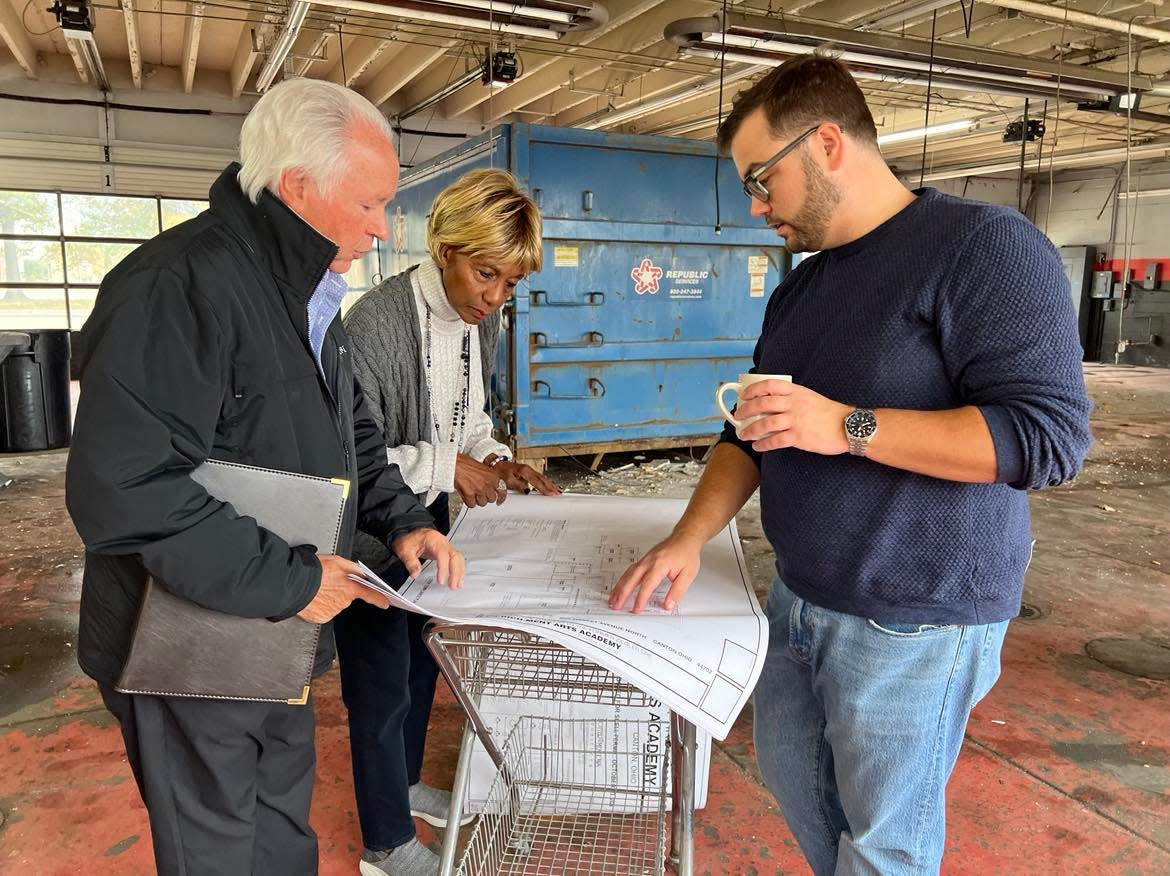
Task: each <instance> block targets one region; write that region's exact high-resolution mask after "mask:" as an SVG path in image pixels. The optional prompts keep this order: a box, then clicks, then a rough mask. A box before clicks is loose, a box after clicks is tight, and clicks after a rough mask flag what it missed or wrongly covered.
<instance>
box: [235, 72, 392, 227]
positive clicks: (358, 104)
mask: <svg viewBox="0 0 1170 876" xmlns="http://www.w3.org/2000/svg"><path fill="white" fill-rule="evenodd" d="M355 124H356V125H369V126H370V127H372V128H373V129H374V130H375V131H377V132H378V133H380V134H383V135H385V137H386V140H387V142H389V143H391V144H393V143H394V131H393V129H391V127H390V123H389V122H388V121H387V120H386V117H385V116H383V115H382V114H381V113H380V112H379V111H378V109H377V107H375V106H374V105H373V104H372V103H370V102H369V101H368V100H366V99H365V98H364V97H362V96H361V95H360V94H358V93H357V92H356V91H352V90H350V89H348V88H345V87H343V86H341V85H337V84H336V83H334V82H325V81H323V80H320V79H288V80H285V81H284V82H281V83H280V84H279V85H275V86H273V87H272V88H270V89H268V91H267V92H265V94H264V96H263V97H261V98H260V100H258V101H257V102H256V105H255V106H254V107H252V111H251V112H250V113H248V117H247V118H246V119H244V126H243V128H242V129H241V130H240V164H241V165H242V167H241V168H240V175H239V181H240V188H241V189H243V190H244V193H245V194H246V195H247V196H248V197H249V198H250V199H251V201H252V203H254V204H255V203H258V202H259V201H260V193H261V192H262V191H263V190H264V189H265V188H267V189H268V190H269V191H271V192H272V193H273V194H276V193H277V192H278V190H279V188H278V187H279V185H280V175H281V174H282V173H284V171H286V170H289V169H290V168H298V169H301V170H304V171H305V172H306V173H307V174H308V175H309V177H310V178H311V179H312V180H313V182H314V183H316V185H317V188H319V189H320V190H321V191H323V192H324V191H328V190H329V189H330V188H332V187H333V186H334V185H335V184H336V183H337V181H338V180H339V179H340V178H341V176H342V174H344V173H345V170H346V166H347V164H348V150H347V149H346V143H347V141H348V140H349V137H350V135H351V134H352V128H353V126H354V125H355Z"/></svg>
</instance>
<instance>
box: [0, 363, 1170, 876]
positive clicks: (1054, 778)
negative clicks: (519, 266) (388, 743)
mask: <svg viewBox="0 0 1170 876" xmlns="http://www.w3.org/2000/svg"><path fill="white" fill-rule="evenodd" d="M1087 377H1088V381H1089V386H1090V389H1091V392H1092V394H1093V397H1094V399H1095V401H1096V403H1097V410H1096V413H1095V415H1094V431H1095V434H1096V436H1097V444H1096V446H1095V447H1094V449H1093V452H1092V455H1091V458H1090V461H1089V463H1088V466H1087V467H1086V470H1085V472H1084V473H1083V474H1082V476H1081V477H1080V478H1079V479H1078V480H1077V482H1076V483H1075V484H1072V485H1070V486H1066V487H1063V488H1060V489H1057V490H1051V491H1047V492H1044V493H1039V494H1036V495H1034V496H1033V498H1032V507H1033V514H1034V523H1035V534H1036V538H1037V540H1038V543H1037V546H1036V553H1035V559H1034V561H1033V563H1032V567H1031V569H1030V571H1029V573H1028V580H1027V588H1026V592H1025V597H1024V598H1025V603H1026V605H1025V612H1024V615H1023V616H1022V617H1021V618H1020V619H1019V620H1018V621H1016V622H1015V623H1013V624H1012V626H1011V629H1010V631H1009V633H1008V637H1007V642H1006V645H1005V650H1004V666H1003V670H1004V671H1003V677H1002V678H1001V680H1000V682H999V684H998V685H997V686H996V688H995V690H993V691H992V693H991V694H990V695H989V696H988V698H987V699H986V700H985V701H984V702H983V703H982V704H980V706H979V707H978V708H977V709H976V710H975V712H974V714H973V716H972V719H971V723H970V726H969V728H968V734H967V741H966V745H965V747H964V751H963V755H962V757H961V758H960V760H959V763H958V766H957V767H956V769H955V774H954V776H953V778H952V780H951V783H950V793H949V798H950V809H949V818H948V839H947V849H948V853H947V858H946V860H945V862H944V866H943V870H944V872H945V873H978V874H988V873H996V874H999V873H1029V874H1031V873H1066V872H1079V873H1090V874H1098V873H1101V874H1106V873H1109V874H1112V873H1117V874H1129V873H1133V874H1170V718H1168V717H1167V716H1168V715H1170V687H1168V685H1170V681H1168V680H1167V679H1168V678H1170V666H1168V663H1170V659H1168V658H1170V650H1168V649H1170V599H1168V598H1167V596H1168V594H1170V461H1168V460H1170V415H1168V412H1170V371H1164V370H1162V371H1159V370H1149V369H1135V368H1122V369H1118V368H1111V367H1106V366H1089V367H1088V369H1087ZM644 456H645V458H644V459H642V460H639V459H636V458H635V457H634V455H632V454H629V455H624V456H614V457H607V459H606V461H605V463H604V465H603V469H602V472H601V474H600V475H594V474H590V473H588V472H587V470H586V469H585V468H584V467H583V466H582V465H580V464H577V463H574V462H571V461H568V460H562V461H559V462H557V463H555V464H554V465H553V466H551V469H550V470H551V472H552V474H553V475H554V476H555V477H556V478H558V479H559V480H560V481H561V482H562V483H564V484H565V485H566V486H568V487H570V488H572V489H575V490H587V491H590V492H598V493H625V494H629V495H667V496H671V495H673V496H680V497H683V496H687V495H689V492H690V489H691V488H692V486H693V484H694V482H695V481H696V479H697V476H698V473H699V471H700V468H699V466H698V465H697V464H690V465H688V464H685V463H686V459H687V458H686V456H685V455H679V454H672V453H647V454H645V455H644ZM64 464H65V454H64V453H44V454H33V455H26V456H6V457H0V472H4V473H6V474H7V475H8V476H10V477H14V478H15V481H14V483H13V484H12V485H11V486H9V487H7V488H3V489H0V527H2V528H0V532H2V533H3V544H2V546H0V752H3V769H0V873H3V874H20V876H25V874H65V873H70V874H71V873H77V872H90V873H101V874H137V873H149V872H151V860H152V859H151V854H150V842H149V832H148V828H147V823H146V818H145V812H144V810H143V807H142V804H141V802H140V800H139V799H138V794H137V791H136V789H135V787H134V782H133V779H132V778H131V775H130V771H129V769H128V768H127V766H126V762H125V758H124V755H123V752H122V747H121V739H120V737H119V735H118V732H117V729H116V727H115V726H114V722H113V720H112V719H111V718H110V716H109V715H108V714H107V713H106V712H105V711H104V710H103V709H102V708H101V705H100V702H99V700H98V698H97V695H96V691H95V688H94V686H93V685H92V683H91V682H90V681H89V680H88V679H86V678H85V677H84V676H82V675H81V674H80V672H79V670H78V669H77V665H76V662H75V661H74V659H73V650H72V649H73V643H74V636H75V629H76V613H77V599H78V594H79V588H80V564H81V550H80V544H79V542H78V540H77V536H76V534H75V533H74V532H73V529H72V527H71V525H70V524H69V520H68V517H67V516H66V514H65V511H64V502H63V499H64V487H63V470H64ZM3 481H4V478H0V483H3ZM739 522H740V532H741V535H742V537H743V539H744V544H745V549H746V552H747V554H748V557H749V560H750V563H751V568H752V574H753V578H754V581H755V583H756V586H757V590H758V591H760V592H761V594H762V592H763V590H764V589H765V588H766V587H767V586H768V582H769V580H770V578H771V569H770V563H771V561H770V558H769V551H768V546H767V543H766V542H765V541H764V540H763V538H762V534H761V532H760V529H759V514H758V505H757V504H756V503H755V502H753V503H752V504H751V505H749V506H748V507H747V508H745V509H744V512H743V513H742V514H741V516H740V521H739ZM1110 640H1120V642H1111V641H1110ZM1090 642H1093V643H1094V644H1092V645H1090V644H1089V643H1090ZM1090 652H1091V653H1094V654H1097V655H1098V656H1100V657H1101V659H1103V660H1108V661H1109V662H1110V663H1111V664H1112V665H1113V666H1116V667H1119V668H1111V666H1110V665H1106V664H1105V663H1103V662H1101V661H1100V660H1098V659H1095V658H1094V657H1093V656H1090ZM1147 676H1154V677H1147ZM316 703H317V705H316V708H317V716H318V731H317V747H318V779H317V791H316V794H315V797H314V804H313V822H314V825H315V827H316V829H317V831H318V833H319V835H320V837H321V871H322V873H324V874H334V873H338V874H340V873H346V874H348V873H355V872H356V866H355V861H356V857H357V853H358V850H359V847H360V840H359V835H358V829H357V822H356V818H355V814H354V806H353V795H352V783H351V778H350V771H349V758H348V751H347V743H346V730H345V713H344V709H343V708H342V705H341V702H340V698H339V695H338V684H337V674H336V671H333V672H330V673H329V674H328V675H327V676H325V677H324V678H323V679H322V680H321V681H320V682H318V684H317V687H316ZM459 730H460V717H459V713H458V709H457V707H456V706H455V705H454V703H453V701H452V700H451V698H450V696H449V695H447V694H446V693H445V692H444V693H443V694H441V696H440V699H439V702H438V704H437V706H436V709H435V713H434V718H433V720H432V724H431V735H430V743H429V747H428V762H427V767H426V769H425V771H424V778H426V779H427V780H428V781H431V782H433V783H442V782H444V781H449V780H450V776H451V773H452V771H453V769H454V759H455V754H456V748H457V745H458V739H459ZM697 825H698V849H697V863H698V870H699V872H702V873H711V874H725V873H726V874H753V873H760V874H764V873H804V872H807V868H806V867H805V865H804V863H803V860H802V858H801V857H800V854H799V852H798V850H797V849H796V847H795V844H794V842H793V840H792V837H791V835H790V834H789V833H788V831H787V829H786V827H785V825H784V821H783V819H782V818H781V817H780V815H779V812H778V811H777V808H776V806H775V803H774V801H773V800H772V798H771V796H770V795H769V794H768V792H767V790H766V789H765V788H764V787H763V785H762V784H761V783H760V781H759V775H758V773H757V771H756V768H755V765H754V753H753V750H752V743H751V714H750V709H749V710H748V711H747V712H745V714H744V715H743V716H742V717H741V718H740V720H739V722H738V723H737V725H736V727H735V729H734V730H733V732H732V734H731V736H730V737H729V738H728V739H727V740H726V741H725V742H724V743H722V744H719V745H718V746H717V747H716V750H715V753H714V756H713V760H712V779H711V797H710V800H709V802H708V806H707V809H706V810H705V811H703V812H702V813H699V815H698V816H697ZM420 836H421V837H422V838H423V840H424V841H426V842H431V841H434V840H435V835H434V833H432V832H431V831H430V830H429V829H428V828H426V826H425V825H422V826H420Z"/></svg>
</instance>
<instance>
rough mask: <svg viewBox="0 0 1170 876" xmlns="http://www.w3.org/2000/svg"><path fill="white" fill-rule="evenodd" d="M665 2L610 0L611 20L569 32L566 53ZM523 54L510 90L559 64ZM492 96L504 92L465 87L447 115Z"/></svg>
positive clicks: (545, 57)
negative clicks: (578, 32) (593, 27)
mask: <svg viewBox="0 0 1170 876" xmlns="http://www.w3.org/2000/svg"><path fill="white" fill-rule="evenodd" d="M663 2H664V0H607V2H606V4H605V6H606V9H608V10H609V21H608V22H606V24H605V25H604V26H603V27H600V28H598V29H597V30H591V31H586V32H584V33H581V34H569V35H567V36H566V37H565V40H566V41H567V40H572V43H568V42H563V43H562V45H563V49H564V54H565V55H572V54H575V53H576V52H577V51H578V50H579V49H580V48H581V47H583V46H592V45H595V44H597V43H598V42H599V41H600V40H601V39H602V38H603V37H605V36H606V35H607V34H610V33H613V32H614V31H615V30H617V29H618V28H620V27H623V26H625V25H626V24H628V23H629V22H631V21H634V20H635V19H636V18H637V17H638V16H641V15H645V14H646V13H648V12H650V11H651V10H653V9H654V8H655V7H656V6H659V5H661V4H662V3H663ZM520 55H521V57H522V58H523V60H524V69H523V74H522V75H521V76H520V77H518V78H517V79H516V81H515V82H513V83H512V84H511V85H509V86H508V88H509V89H512V88H516V87H517V86H519V85H520V84H521V83H523V82H525V81H529V80H533V79H536V78H538V79H542V80H543V79H544V76H545V73H544V71H545V70H546V69H547V68H548V67H550V66H552V65H553V64H555V63H557V58H556V57H555V56H553V55H532V56H528V57H524V53H523V51H521V52H520ZM489 97H490V98H493V103H494V102H495V100H497V99H499V98H500V97H501V95H499V94H493V93H492V89H490V88H465V89H463V90H462V91H460V92H459V93H458V94H454V95H452V96H451V97H449V98H447V100H446V102H445V103H444V104H443V113H444V116H445V117H446V118H449V119H451V118H455V117H456V116H461V115H463V114H464V113H466V112H468V111H469V110H472V109H474V108H475V107H477V106H479V105H480V104H482V103H483V102H484V101H486V100H487V99H488V98H489Z"/></svg>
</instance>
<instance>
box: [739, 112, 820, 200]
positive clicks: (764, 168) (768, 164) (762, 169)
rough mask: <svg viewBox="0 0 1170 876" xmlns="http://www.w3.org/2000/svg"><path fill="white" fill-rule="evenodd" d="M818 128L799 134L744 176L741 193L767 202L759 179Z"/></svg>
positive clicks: (765, 190)
mask: <svg viewBox="0 0 1170 876" xmlns="http://www.w3.org/2000/svg"><path fill="white" fill-rule="evenodd" d="M819 127H820V125H819V124H818V125H813V126H812V127H811V128H809V129H808V130H807V131H805V132H804V133H803V134H801V135H800V136H799V137H797V138H796V139H795V140H793V141H792V142H791V143H789V144H788V145H787V146H785V147H784V148H783V149H781V150H780V151H779V152H777V153H776V154H775V155H773V156H772V157H771V158H769V159H768V160H767V161H765V162H764V163H763V164H761V165H760V166H759V167H757V168H756V169H755V170H753V171H752V172H751V173H749V174H748V175H747V176H745V177H744V178H743V193H744V194H745V195H747V196H748V197H749V198H755V199H756V200H758V201H767V200H768V198H769V197H771V196H770V195H769V193H768V187H767V186H766V185H764V184H763V183H762V182H760V177H762V176H763V175H764V174H766V173H767V172H768V171H770V170H771V169H772V168H773V167H775V166H776V165H777V164H778V163H779V162H780V159H782V158H783V157H784V156H785V155H787V154H788V153H789V152H791V151H792V150H793V149H795V148H796V147H797V146H799V145H800V144H801V143H803V142H804V141H805V139H806V138H807V137H809V136H810V135H811V134H812V133H813V132H815V131H816V130H817V129H818V128H819Z"/></svg>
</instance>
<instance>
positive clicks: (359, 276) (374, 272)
mask: <svg viewBox="0 0 1170 876" xmlns="http://www.w3.org/2000/svg"><path fill="white" fill-rule="evenodd" d="M382 279H384V278H383V277H380V276H379V275H378V250H377V248H374V249H372V250H370V251H369V252H368V253H366V256H365V258H363V259H362V260H361V261H360V262H354V263H353V264H352V265H350V267H349V270H348V271H346V273H345V282H346V283H347V284H348V285H349V291H350V292H365V291H366V290H367V289H369V288H371V287H372V286H374V285H375V282H374V281H375V280H376V281H379V282H380V281H381V280H382Z"/></svg>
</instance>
